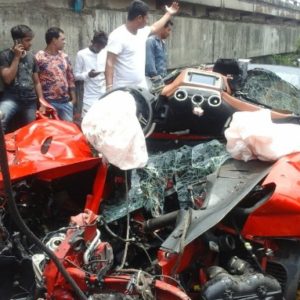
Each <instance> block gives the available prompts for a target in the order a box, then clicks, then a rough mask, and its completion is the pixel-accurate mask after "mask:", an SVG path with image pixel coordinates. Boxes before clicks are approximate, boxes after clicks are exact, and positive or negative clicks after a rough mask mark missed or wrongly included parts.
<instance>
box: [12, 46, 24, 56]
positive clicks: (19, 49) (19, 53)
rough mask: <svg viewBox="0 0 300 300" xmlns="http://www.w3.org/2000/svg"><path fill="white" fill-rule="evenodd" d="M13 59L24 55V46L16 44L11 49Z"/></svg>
mask: <svg viewBox="0 0 300 300" xmlns="http://www.w3.org/2000/svg"><path fill="white" fill-rule="evenodd" d="M13 51H14V54H15V57H17V58H21V57H22V55H23V53H24V51H25V50H24V46H23V45H22V44H16V45H15V46H14V48H13Z"/></svg>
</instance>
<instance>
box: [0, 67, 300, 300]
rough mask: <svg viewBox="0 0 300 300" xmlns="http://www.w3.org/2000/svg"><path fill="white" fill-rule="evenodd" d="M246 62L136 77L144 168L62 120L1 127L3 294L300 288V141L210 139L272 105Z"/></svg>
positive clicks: (126, 295) (280, 115) (262, 293)
mask: <svg viewBox="0 0 300 300" xmlns="http://www.w3.org/2000/svg"><path fill="white" fill-rule="evenodd" d="M222 63H224V62H222ZM226 63H227V62H226ZM230 66H231V68H232V64H230ZM223 67H224V68H225V67H228V66H227V65H226V64H225V66H223ZM235 67H236V65H235ZM217 71H218V72H217ZM240 72H241V70H240V69H238V70H236V72H234V71H233V70H232V69H231V70H230V71H228V70H226V72H225V70H224V69H223V71H222V70H220V69H217V70H216V67H215V70H214V71H208V70H203V69H201V70H200V69H186V70H183V71H181V72H179V74H175V75H174V74H173V78H171V77H170V78H168V79H167V80H166V82H165V83H166V85H165V86H164V87H163V89H162V91H161V93H160V96H159V97H156V98H155V97H152V96H149V98H147V96H145V95H146V94H144V93H142V92H141V91H140V90H139V89H134V88H128V89H126V91H127V92H129V93H131V94H132V95H133V98H134V100H135V101H136V107H137V119H138V120H139V121H140V123H141V125H142V127H143V128H144V133H145V134H146V135H149V138H148V139H147V142H148V145H147V147H148V150H149V153H150V155H149V160H148V163H147V165H146V166H145V167H144V168H138V169H134V170H126V171H124V170H121V169H120V168H118V167H115V166H113V165H112V164H110V163H109V162H107V160H106V159H105V158H103V157H99V156H98V153H96V151H95V148H94V145H93V147H91V145H90V144H89V143H88V142H87V139H86V137H85V136H84V135H83V133H82V131H81V129H80V128H79V127H78V126H77V125H75V124H70V123H67V122H63V121H58V120H51V119H40V120H37V121H35V122H33V123H31V124H29V125H27V126H25V127H23V128H21V129H19V130H17V131H16V132H14V133H12V134H9V135H6V136H3V134H1V139H0V150H1V156H0V159H1V198H0V199H1V217H0V232H1V239H0V241H1V244H0V265H1V269H0V294H1V298H3V299H206V300H210V299H214V300H215V299H274V300H275V299H296V294H297V291H298V284H299V279H300V255H299V253H300V251H299V250H300V249H299V248H300V230H299V229H298V226H297V224H298V221H299V219H300V214H299V207H300V202H299V197H298V194H299V192H300V191H299V192H298V189H300V187H299V184H298V181H299V170H300V168H299V166H300V154H299V153H294V154H290V155H287V156H284V157H282V158H280V159H279V160H278V161H276V162H263V161H258V160H253V161H249V162H243V161H238V160H234V159H232V158H231V157H230V155H229V154H228V152H227V151H226V147H225V144H224V143H223V142H222V141H221V142H220V141H219V140H216V139H213V138H214V137H222V135H223V131H224V127H226V126H227V124H228V120H230V118H231V116H232V114H233V113H234V112H236V111H243V110H247V111H252V110H259V109H261V108H263V107H265V106H266V105H268V104H264V103H261V104H258V103H254V101H257V99H256V100H254V99H252V97H251V95H250V94H251V93H256V92H257V90H255V91H254V92H253V90H251V84H249V80H251V78H252V77H251V76H252V73H249V74H248V83H247V78H246V77H245V78H242V77H240V76H241V73H240ZM256 72H261V71H257V70H256ZM262 74H263V75H262V76H263V77H264V78H265V76H266V73H263V72H262ZM268 74H269V73H268ZM228 75H230V76H228ZM256 75H257V74H256ZM272 76H273V75H272ZM175 77H176V78H175ZM253 77H255V76H253ZM235 81H236V82H235ZM234 82H235V83H234ZM247 84H248V85H247ZM265 86H266V83H265V84H264V87H265ZM252 88H253V85H252ZM290 88H291V89H292V90H293V88H292V87H290ZM246 90H247V93H246ZM273 91H274V90H273ZM293 92H297V91H296V90H293ZM113 93H114V92H112V94H113ZM286 94H288V93H286ZM285 96H286V95H285ZM291 97H293V95H292V96H291ZM266 99H267V100H266V101H268V99H269V98H268V97H266ZM289 99H292V98H289ZM100 101H102V99H101V100H100ZM120 101H122V99H120ZM292 102H293V103H295V105H298V104H297V103H296V102H294V101H292ZM269 105H270V103H269ZM195 107H198V108H199V107H200V108H201V110H203V112H201V110H198V112H197V110H196V113H195V110H194V108H195ZM294 111H295V112H297V111H296V110H294ZM199 112H200V113H199ZM202 113H203V114H202ZM202 118H204V119H202ZM272 118H273V120H274V121H275V122H291V123H296V124H298V123H299V117H298V115H297V114H296V113H292V112H290V111H287V109H285V110H281V111H278V108H276V109H273V110H272ZM204 141H205V142H204Z"/></svg>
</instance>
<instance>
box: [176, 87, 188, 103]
mask: <svg viewBox="0 0 300 300" xmlns="http://www.w3.org/2000/svg"><path fill="white" fill-rule="evenodd" d="M174 98H175V99H176V100H177V101H179V102H181V101H185V100H186V99H187V98H188V93H187V91H186V90H183V89H179V90H177V91H176V92H175V94H174Z"/></svg>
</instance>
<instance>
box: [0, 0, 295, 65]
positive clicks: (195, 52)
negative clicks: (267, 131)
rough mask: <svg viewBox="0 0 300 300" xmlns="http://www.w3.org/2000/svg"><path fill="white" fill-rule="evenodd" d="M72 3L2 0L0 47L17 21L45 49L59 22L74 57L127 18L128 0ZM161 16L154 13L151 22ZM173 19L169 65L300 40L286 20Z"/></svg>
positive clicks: (267, 50)
mask: <svg viewBox="0 0 300 300" xmlns="http://www.w3.org/2000/svg"><path fill="white" fill-rule="evenodd" d="M87 1H88V0H87ZM69 2H70V1H64V0H62V1H58V0H56V1H30V0H14V1H10V2H9V4H7V3H8V1H4V0H0V49H3V48H6V47H10V46H11V45H12V42H11V37H10V33H9V30H10V28H11V27H12V26H14V25H16V24H21V23H24V24H28V25H29V26H30V27H32V29H33V30H34V31H35V33H36V36H35V39H34V45H33V49H34V50H39V49H43V48H44V47H45V42H44V33H45V31H46V29H47V28H49V27H50V26H59V27H61V28H62V29H63V30H64V31H65V33H66V38H67V45H66V49H65V50H66V52H67V53H68V54H69V55H70V57H71V60H72V61H74V59H75V55H76V52H77V51H78V50H79V49H82V48H84V47H86V46H87V45H88V44H89V41H90V40H91V37H92V35H93V30H95V29H103V30H105V31H107V32H110V31H112V30H113V29H114V28H116V27H117V26H119V25H121V24H122V23H123V22H125V20H126V13H125V12H124V6H126V4H128V1H122V0H118V1H114V5H117V6H119V7H120V9H119V10H118V9H117V10H108V9H101V8H97V5H96V4H97V3H98V5H99V6H100V7H103V6H105V3H107V6H109V3H111V1H105V0H102V1H100V0H99V1H98V2H97V1H92V0H89V2H91V4H93V5H94V7H95V8H94V9H89V10H88V9H87V10H85V11H84V12H83V13H82V14H77V13H74V12H73V11H72V10H71V9H70V6H69V5H70V4H69ZM100 2H101V5H100V4H99V3H100ZM121 8H123V9H121ZM153 9H154V7H153ZM122 10H123V11H122ZM158 17H159V15H158V14H155V13H152V14H151V15H150V20H154V19H157V18H158ZM174 23H175V26H174V30H173V34H172V37H171V38H170V39H169V41H168V49H169V62H170V65H169V66H170V68H176V67H181V66H187V65H199V64H201V63H205V62H213V61H215V60H216V59H217V58H218V57H224V58H225V57H226V58H232V57H236V58H237V57H243V58H247V57H255V56H264V55H269V54H277V53H286V52H291V51H294V50H295V49H296V43H297V41H299V40H300V31H299V30H298V27H296V26H288V25H284V24H282V25H273V24H265V25H264V24H255V23H250V22H249V23H245V22H234V21H224V20H211V19H204V18H193V17H184V16H177V17H176V18H175V20H174Z"/></svg>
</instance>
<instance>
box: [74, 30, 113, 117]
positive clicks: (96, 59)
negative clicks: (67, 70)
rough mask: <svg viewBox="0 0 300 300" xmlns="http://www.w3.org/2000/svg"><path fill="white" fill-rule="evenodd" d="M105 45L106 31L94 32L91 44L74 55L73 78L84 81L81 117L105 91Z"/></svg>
mask: <svg viewBox="0 0 300 300" xmlns="http://www.w3.org/2000/svg"><path fill="white" fill-rule="evenodd" d="M106 45H107V35H106V33H105V32H103V31H98V32H95V34H94V37H93V39H92V41H91V45H90V46H89V47H87V48H85V49H82V50H80V51H78V53H77V56H76V63H75V69H74V75H75V79H76V80H83V81H84V90H83V106H82V113H81V116H82V117H84V115H85V114H86V112H87V111H88V110H89V109H90V107H91V106H92V105H93V103H94V102H95V101H97V100H98V99H99V98H100V97H101V96H102V95H103V94H104V93H105V91H106V85H105V76H104V70H105V64H106V55H107V51H106V48H105V47H106Z"/></svg>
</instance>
